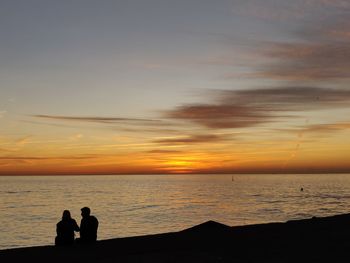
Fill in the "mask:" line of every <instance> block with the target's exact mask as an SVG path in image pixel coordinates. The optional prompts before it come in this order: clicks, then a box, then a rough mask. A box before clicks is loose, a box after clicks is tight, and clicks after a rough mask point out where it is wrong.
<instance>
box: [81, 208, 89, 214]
mask: <svg viewBox="0 0 350 263" xmlns="http://www.w3.org/2000/svg"><path fill="white" fill-rule="evenodd" d="M80 210H81V212H84V213H86V214H88V215H90V208H88V207H86V206H85V207H83V208H82V209H80Z"/></svg>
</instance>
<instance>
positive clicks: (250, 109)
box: [166, 87, 350, 128]
mask: <svg viewBox="0 0 350 263" xmlns="http://www.w3.org/2000/svg"><path fill="white" fill-rule="evenodd" d="M211 94H214V98H213V100H214V101H213V102H212V103H210V104H209V103H207V104H193V105H191V104H189V105H184V106H180V107H177V108H175V109H174V110H171V111H168V112H167V113H166V116H167V117H168V118H172V119H177V120H185V121H190V122H193V123H196V124H199V125H202V126H205V127H208V128H245V127H251V126H256V125H259V124H263V123H268V122H272V121H277V120H278V119H279V118H287V117H295V116H296V115H295V114H293V115H292V113H293V112H300V111H305V110H317V109H329V108H339V107H349V106H350V104H349V103H350V91H348V90H342V89H326V88H316V87H288V88H269V89H252V90H236V91H235V90H226V91H216V92H213V93H211Z"/></svg>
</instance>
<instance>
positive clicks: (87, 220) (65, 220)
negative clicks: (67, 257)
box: [55, 207, 98, 246]
mask: <svg viewBox="0 0 350 263" xmlns="http://www.w3.org/2000/svg"><path fill="white" fill-rule="evenodd" d="M81 217H82V219H81V222H80V227H79V226H78V224H77V222H76V221H75V220H74V219H73V218H72V217H71V215H70V212H69V210H64V211H63V215H62V220H61V221H60V222H58V223H57V226H56V232H57V236H56V238H55V244H56V246H65V245H72V244H74V242H75V241H76V242H77V243H79V244H89V243H94V242H95V241H96V240H97V228H98V220H97V218H96V217H94V216H92V215H90V208H88V207H83V208H82V209H81ZM74 232H80V238H77V239H76V240H75V239H74V237H75V234H74Z"/></svg>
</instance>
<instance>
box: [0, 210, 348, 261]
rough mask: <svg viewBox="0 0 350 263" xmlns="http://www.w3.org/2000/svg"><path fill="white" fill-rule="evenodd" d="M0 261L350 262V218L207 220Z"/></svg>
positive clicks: (15, 253)
mask: <svg viewBox="0 0 350 263" xmlns="http://www.w3.org/2000/svg"><path fill="white" fill-rule="evenodd" d="M0 262H48V263H55V262H62V263H63V262H86V263H89V262H154V263H156V262H350V214H345V215H337V216H332V217H324V218H312V219H305V220H297V221H288V222H286V223H271V224H261V225H249V226H240V227H229V226H226V225H223V224H220V223H216V222H213V221H209V222H206V223H203V224H201V225H198V226H195V227H192V228H189V229H186V230H183V231H180V232H175V233H166V234H159V235H150V236H141V237H130V238H118V239H110V240H101V241H98V242H97V243H96V244H94V245H89V246H73V247H68V248H62V247H54V246H42V247H31V248H19V249H9V250H1V251H0Z"/></svg>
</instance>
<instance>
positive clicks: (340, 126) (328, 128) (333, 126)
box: [301, 122, 350, 133]
mask: <svg viewBox="0 0 350 263" xmlns="http://www.w3.org/2000/svg"><path fill="white" fill-rule="evenodd" d="M349 129H350V122H339V123H327V124H315V125H308V126H305V127H303V128H302V129H301V131H302V132H313V133H333V132H336V131H344V130H349Z"/></svg>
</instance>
